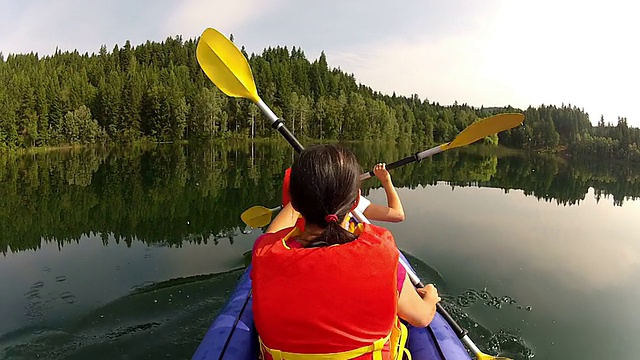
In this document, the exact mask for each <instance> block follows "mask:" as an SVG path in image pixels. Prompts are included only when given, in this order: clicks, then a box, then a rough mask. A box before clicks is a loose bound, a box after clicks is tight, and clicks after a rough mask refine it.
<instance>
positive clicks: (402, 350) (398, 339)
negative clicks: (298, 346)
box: [258, 321, 411, 360]
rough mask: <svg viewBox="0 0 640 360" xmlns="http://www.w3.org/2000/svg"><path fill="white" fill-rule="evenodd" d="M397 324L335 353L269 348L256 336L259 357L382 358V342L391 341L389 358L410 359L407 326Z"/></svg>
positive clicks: (304, 359)
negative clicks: (365, 342) (360, 344)
mask: <svg viewBox="0 0 640 360" xmlns="http://www.w3.org/2000/svg"><path fill="white" fill-rule="evenodd" d="M397 324H398V326H394V328H393V329H392V330H391V332H390V333H389V335H387V336H385V337H383V338H382V339H378V340H376V341H374V342H373V344H371V345H367V346H363V347H360V348H357V349H354V350H348V351H343V352H337V353H326V354H303V353H291V352H286V351H281V350H276V349H270V348H269V347H267V346H266V345H265V344H264V343H263V342H262V338H260V337H259V336H258V339H259V341H260V353H261V358H262V359H264V358H265V357H264V353H265V352H266V353H268V354H270V355H271V357H272V358H273V360H349V359H353V358H356V357H358V356H361V355H364V354H368V353H371V354H372V356H373V360H382V349H383V348H384V344H386V343H387V342H389V341H390V342H391V344H390V345H391V346H390V349H391V358H392V359H394V360H400V359H403V355H405V354H406V355H407V359H409V360H411V354H410V353H409V349H407V348H406V347H405V345H406V342H407V336H408V332H407V327H406V326H404V324H403V323H401V322H400V321H398V322H397Z"/></svg>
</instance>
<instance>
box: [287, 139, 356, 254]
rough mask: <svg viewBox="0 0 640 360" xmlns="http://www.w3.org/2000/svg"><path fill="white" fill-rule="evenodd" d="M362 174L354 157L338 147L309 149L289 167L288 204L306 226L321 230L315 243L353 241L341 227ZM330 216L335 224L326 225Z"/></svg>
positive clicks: (323, 146)
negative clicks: (302, 218) (297, 212)
mask: <svg viewBox="0 0 640 360" xmlns="http://www.w3.org/2000/svg"><path fill="white" fill-rule="evenodd" d="M361 173H362V168H361V167H360V165H359V164H358V160H357V159H356V156H355V155H354V154H353V153H352V152H351V151H350V150H347V149H345V148H343V147H341V146H337V145H316V146H313V147H309V148H307V149H305V150H304V151H302V153H301V154H300V157H299V158H298V159H297V160H296V162H295V163H294V164H293V166H292V167H291V178H290V183H289V193H290V195H291V204H292V205H293V207H294V208H295V209H296V210H298V211H299V212H300V214H302V216H303V217H304V219H305V222H306V223H309V224H314V225H317V226H319V227H321V228H324V232H323V233H322V234H320V235H319V236H318V237H317V238H316V239H314V242H315V243H319V242H325V243H327V244H329V245H334V244H344V243H347V242H349V241H352V240H354V239H355V238H356V236H355V235H354V234H352V233H350V232H349V231H347V230H345V229H344V228H342V227H341V226H340V224H341V223H342V221H343V220H344V217H345V216H346V215H347V213H349V211H350V210H351V208H352V207H353V204H354V202H355V201H356V199H357V198H358V189H360V179H359V177H360V174H361ZM331 214H335V215H337V217H338V221H329V222H327V220H326V219H325V218H326V217H327V215H331Z"/></svg>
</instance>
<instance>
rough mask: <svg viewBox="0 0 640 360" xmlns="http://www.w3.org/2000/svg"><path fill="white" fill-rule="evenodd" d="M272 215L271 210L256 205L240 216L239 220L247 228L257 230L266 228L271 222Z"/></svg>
mask: <svg viewBox="0 0 640 360" xmlns="http://www.w3.org/2000/svg"><path fill="white" fill-rule="evenodd" d="M272 214H273V211H272V210H271V209H267V208H266V207H264V206H259V205H256V206H252V207H250V208H248V209H247V210H245V211H244V212H243V213H242V214H241V215H240V219H242V221H243V222H244V223H245V224H247V226H249V227H252V228H259V227H263V226H267V225H268V224H269V223H270V222H271V215H272Z"/></svg>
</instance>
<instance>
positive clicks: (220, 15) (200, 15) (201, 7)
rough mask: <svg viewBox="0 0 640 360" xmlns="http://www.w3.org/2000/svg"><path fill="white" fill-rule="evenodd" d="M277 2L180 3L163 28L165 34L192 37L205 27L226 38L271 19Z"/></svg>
mask: <svg viewBox="0 0 640 360" xmlns="http://www.w3.org/2000/svg"><path fill="white" fill-rule="evenodd" d="M279 3H280V1H279V0H274V1H269V2H263V1H250V0H236V1H233V2H229V1H226V2H223V1H211V0H188V1H181V2H179V5H177V6H176V8H175V9H174V10H173V11H172V13H171V14H169V17H168V19H167V20H166V22H165V27H164V29H165V32H168V33H174V34H181V35H184V36H185V37H196V36H200V34H202V32H203V31H204V30H205V29H206V28H208V27H212V28H215V29H216V30H218V31H220V32H221V33H223V34H225V35H227V36H229V34H231V33H235V32H237V31H240V30H241V29H242V28H244V27H245V26H247V24H248V23H250V22H252V21H254V20H256V19H259V18H261V17H267V16H272V15H273V13H274V12H275V11H276V9H277V8H278V5H279Z"/></svg>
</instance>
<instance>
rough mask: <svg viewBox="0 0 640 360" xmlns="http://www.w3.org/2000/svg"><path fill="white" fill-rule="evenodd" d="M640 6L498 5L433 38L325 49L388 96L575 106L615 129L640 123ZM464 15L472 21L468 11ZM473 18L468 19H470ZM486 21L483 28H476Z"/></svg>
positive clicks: (335, 60)
mask: <svg viewBox="0 0 640 360" xmlns="http://www.w3.org/2000/svg"><path fill="white" fill-rule="evenodd" d="M634 6H635V5H633V4H632V5H627V4H626V3H612V6H611V7H607V9H606V11H605V12H604V13H603V9H601V8H600V7H599V6H598V5H597V4H595V3H594V4H582V3H580V5H579V6H577V5H576V4H574V2H571V1H567V2H550V1H542V2H539V1H536V2H535V3H534V2H503V3H501V2H498V3H494V4H493V7H492V9H491V10H492V11H490V12H488V13H485V14H483V15H484V18H483V17H482V15H481V14H478V16H477V17H474V18H473V19H474V20H475V22H473V23H471V24H468V25H467V26H463V25H462V24H461V23H460V24H458V26H457V28H456V29H457V31H453V30H452V31H449V32H447V33H443V34H440V35H439V36H437V37H433V36H432V35H431V34H430V29H428V28H425V29H423V30H422V33H415V34H413V35H412V36H411V37H410V38H407V39H404V38H398V39H395V40H394V41H392V42H389V39H382V40H380V41H377V42H375V41H371V42H368V43H363V44H359V45H358V46H354V47H352V48H350V49H344V48H342V49H331V50H329V51H327V56H328V57H329V62H330V63H331V64H332V65H334V66H340V67H341V68H342V69H343V70H345V71H348V72H352V73H354V74H355V76H356V78H357V79H358V80H359V81H361V82H362V83H364V84H366V85H369V86H371V87H372V88H374V89H376V90H381V91H383V92H385V93H391V92H393V91H395V92H396V93H398V94H402V95H410V94H414V93H416V94H418V95H420V96H421V97H422V98H425V97H428V98H429V99H430V100H435V101H439V102H441V103H443V104H451V103H453V101H455V100H457V101H458V102H460V103H468V104H470V105H475V106H480V105H485V106H495V105H513V106H517V107H522V108H526V107H527V106H528V105H533V106H538V105H540V104H554V105H561V104H562V103H564V104H569V103H570V104H572V105H577V106H579V107H581V108H584V109H585V111H587V112H589V113H590V118H591V120H592V122H595V121H597V120H598V119H599V118H600V114H604V115H605V119H606V120H607V121H612V122H615V120H616V118H617V116H626V117H628V118H629V120H630V122H631V123H632V124H634V125H635V126H640V111H639V110H638V109H637V107H636V106H635V102H634V98H632V97H633V96H634V94H635V93H636V91H635V90H634V86H635V84H637V83H639V82H640V71H639V70H638V67H637V65H635V64H637V63H640V54H639V53H638V52H637V51H636V50H635V48H634V47H633V46H630V44H631V43H635V40H634V39H633V38H632V37H633V36H634V35H633V34H637V33H640V25H638V23H637V22H635V21H634V20H633V19H632V15H631V14H633V13H634V12H633V9H632V8H631V7H634ZM463 14H466V13H464V12H463ZM467 16H468V14H467ZM479 19H484V22H479Z"/></svg>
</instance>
